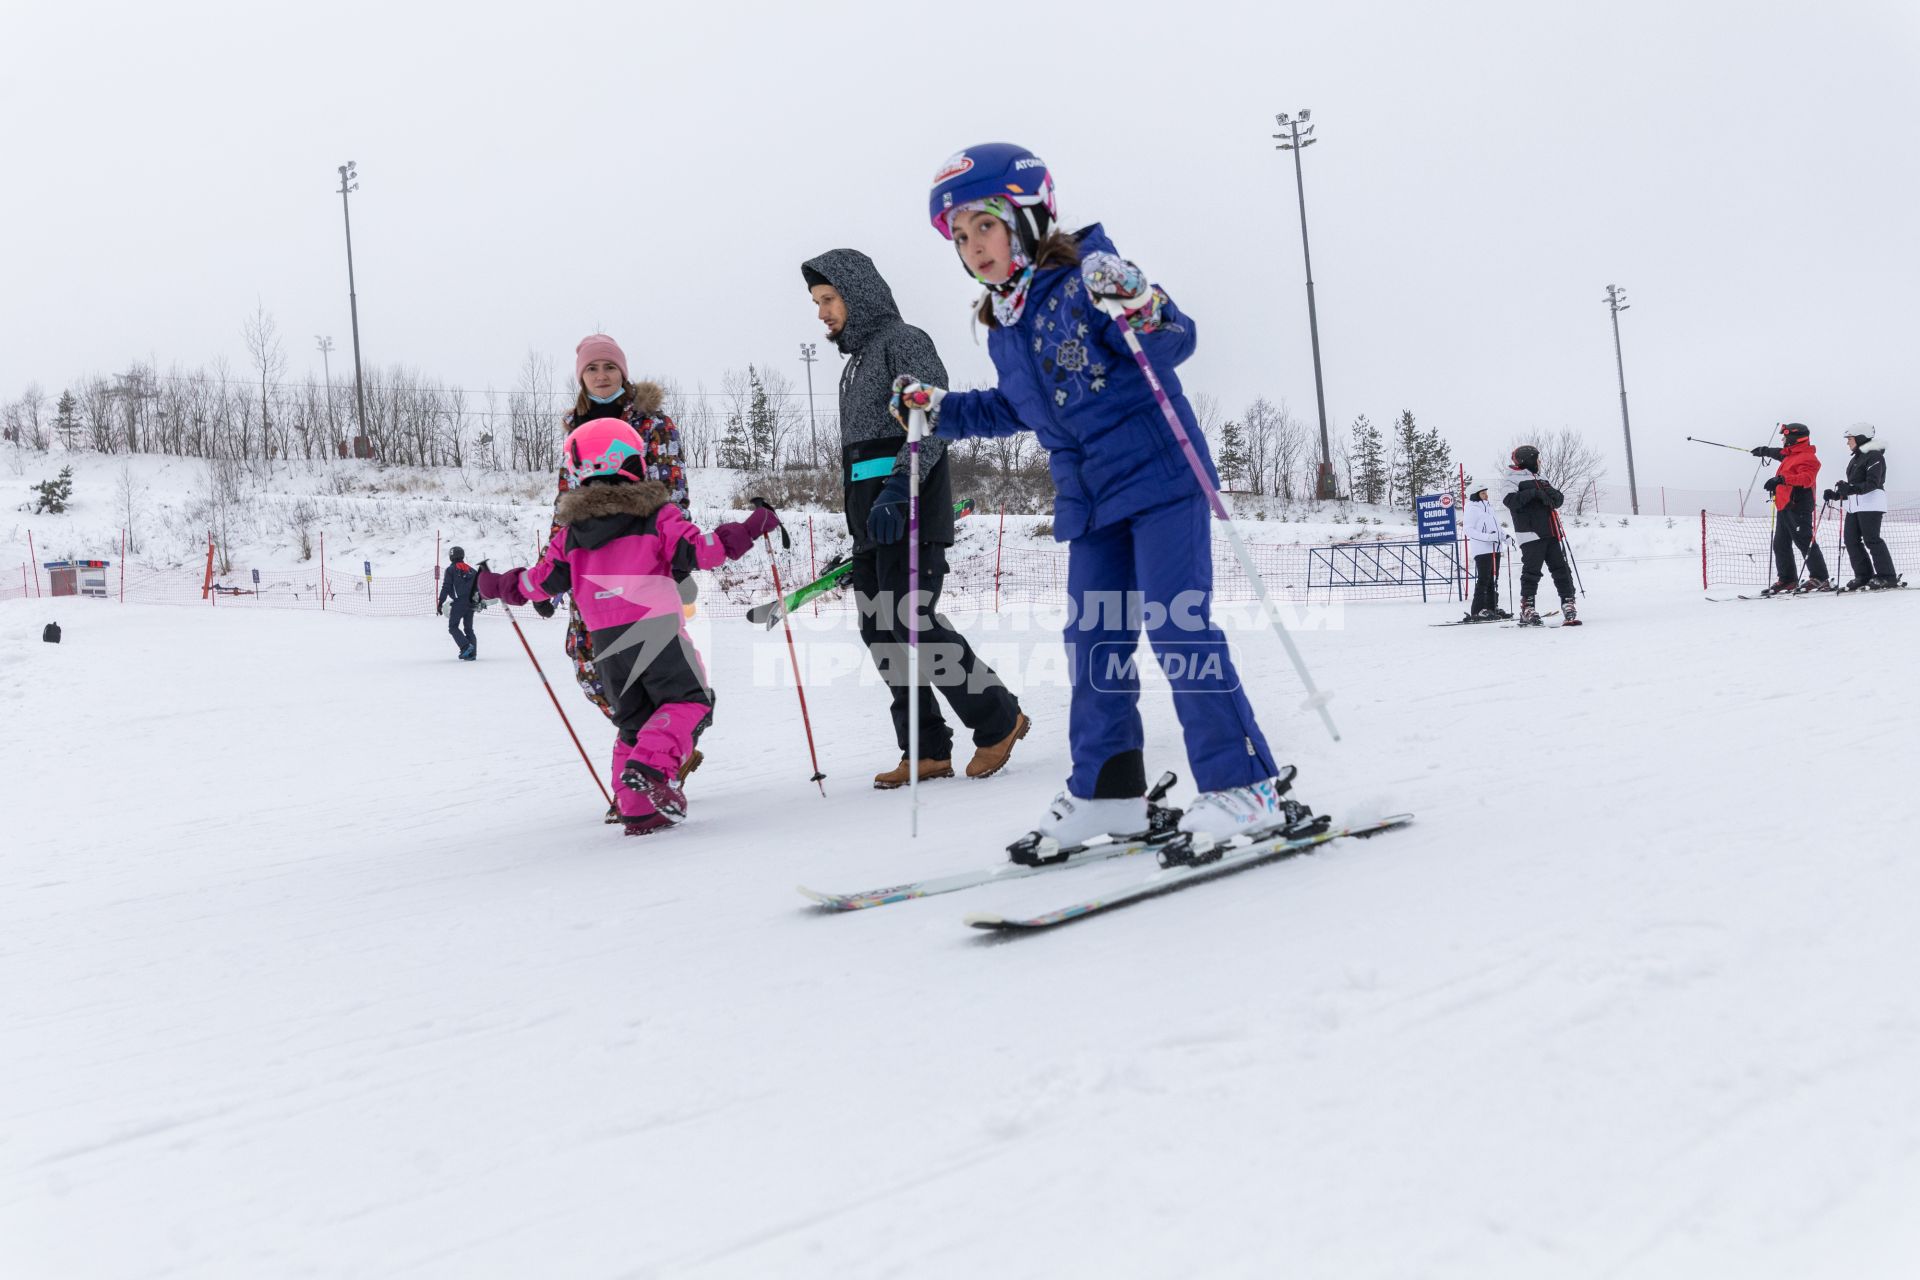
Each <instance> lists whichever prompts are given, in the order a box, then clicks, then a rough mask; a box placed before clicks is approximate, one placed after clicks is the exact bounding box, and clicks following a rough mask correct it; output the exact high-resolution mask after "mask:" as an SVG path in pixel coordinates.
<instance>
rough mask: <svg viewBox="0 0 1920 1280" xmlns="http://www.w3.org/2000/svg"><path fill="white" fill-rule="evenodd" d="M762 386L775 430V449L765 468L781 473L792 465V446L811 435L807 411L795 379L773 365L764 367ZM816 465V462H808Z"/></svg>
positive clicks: (771, 439)
mask: <svg viewBox="0 0 1920 1280" xmlns="http://www.w3.org/2000/svg"><path fill="white" fill-rule="evenodd" d="M760 385H761V387H762V388H763V389H764V391H765V392H766V397H767V399H766V403H767V408H768V411H769V421H770V423H771V430H770V431H769V432H768V436H769V440H768V443H769V444H770V446H771V448H770V450H769V451H768V454H767V457H766V458H765V459H763V460H762V461H763V465H765V466H767V467H769V468H770V469H772V470H775V471H778V470H779V469H780V466H781V463H782V462H787V463H791V462H792V461H794V459H793V457H792V452H793V451H792V449H791V445H792V442H793V441H794V440H795V439H798V438H801V437H804V436H805V435H806V433H807V409H806V405H804V404H803V403H801V401H800V397H799V396H797V395H795V394H794V390H793V379H791V378H789V377H788V376H787V375H786V374H784V373H782V372H781V371H780V370H779V369H776V368H774V367H773V366H772V365H764V364H763V365H761V366H760ZM807 463H808V465H812V459H811V458H809V459H807Z"/></svg>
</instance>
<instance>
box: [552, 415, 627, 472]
mask: <svg viewBox="0 0 1920 1280" xmlns="http://www.w3.org/2000/svg"><path fill="white" fill-rule="evenodd" d="M560 464H561V465H562V466H563V467H565V468H566V469H567V480H568V482H569V483H570V484H580V483H582V482H583V481H587V480H591V479H593V478H594V477H596V476H624V477H626V478H627V479H629V480H638V479H640V478H641V477H642V474H643V472H644V469H645V467H646V446H644V445H643V444H642V443H641V442H640V433H639V432H637V431H635V430H634V429H633V428H632V427H631V426H629V425H627V423H626V422H625V421H623V420H621V419H619V418H595V419H594V420H593V421H592V422H589V423H586V424H585V425H583V426H579V427H575V428H574V429H573V432H572V433H571V434H570V435H568V436H567V442H566V443H565V444H563V445H561V446H560Z"/></svg>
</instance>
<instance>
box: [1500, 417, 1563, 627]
mask: <svg viewBox="0 0 1920 1280" xmlns="http://www.w3.org/2000/svg"><path fill="white" fill-rule="evenodd" d="M1500 501H1501V503H1502V504H1503V505H1505V507H1506V508H1507V510H1508V511H1511V512H1512V513H1513V539H1514V541H1515V542H1518V543H1519V544H1520V617H1519V624H1520V625H1521V626H1523V627H1543V626H1545V625H1546V624H1545V623H1544V622H1542V621H1541V620H1540V614H1539V612H1538V611H1537V610H1535V609H1534V607H1533V597H1534V592H1535V591H1536V590H1538V588H1539V586H1540V571H1541V568H1542V566H1544V567H1545V568H1546V569H1547V571H1548V572H1550V573H1552V574H1553V585H1554V589H1555V590H1557V591H1558V592H1559V593H1560V621H1561V625H1562V626H1567V627H1577V626H1579V625H1580V617H1579V615H1578V614H1577V613H1576V612H1575V611H1574V607H1573V572H1572V571H1571V570H1570V569H1568V567H1567V553H1566V552H1565V551H1563V550H1562V549H1561V547H1560V517H1559V516H1558V515H1557V514H1556V512H1558V511H1559V509H1560V504H1561V502H1562V501H1564V499H1563V498H1562V497H1561V494H1560V491H1559V490H1558V489H1556V488H1554V487H1553V486H1552V485H1551V484H1548V483H1547V482H1546V481H1545V480H1543V479H1541V478H1540V450H1539V449H1537V448H1535V447H1534V446H1533V445H1530V444H1523V445H1521V446H1520V447H1519V448H1517V449H1515V450H1514V451H1513V465H1512V466H1511V467H1509V468H1508V470H1507V474H1506V476H1505V478H1504V479H1503V480H1502V482H1501V486H1500Z"/></svg>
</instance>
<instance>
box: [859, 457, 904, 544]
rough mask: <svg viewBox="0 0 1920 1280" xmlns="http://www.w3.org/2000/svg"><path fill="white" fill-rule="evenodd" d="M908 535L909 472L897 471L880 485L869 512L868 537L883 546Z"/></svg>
mask: <svg viewBox="0 0 1920 1280" xmlns="http://www.w3.org/2000/svg"><path fill="white" fill-rule="evenodd" d="M906 536H907V473H906V472H905V471H904V470H902V471H896V472H894V473H893V474H892V475H890V476H888V477H887V482H886V483H885V484H884V485H882V486H881V487H880V496H879V497H877V498H875V499H874V500H873V509H872V510H871V511H869V512H867V537H868V538H869V539H870V540H872V541H874V542H877V543H880V544H881V545H882V546H885V545H888V544H891V543H895V542H898V541H900V539H902V538H904V537H906Z"/></svg>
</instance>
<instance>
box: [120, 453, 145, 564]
mask: <svg viewBox="0 0 1920 1280" xmlns="http://www.w3.org/2000/svg"><path fill="white" fill-rule="evenodd" d="M140 494H141V488H140V481H139V480H138V479H136V478H135V476H134V474H133V464H132V463H129V462H123V463H121V464H120V474H119V475H118V477H116V479H115V480H114V485H113V496H114V508H115V511H116V513H117V514H118V515H119V517H120V527H121V528H122V529H125V530H126V531H127V552H128V554H132V553H133V552H134V551H137V550H139V547H140V534H139V523H140V515H141V512H142V511H143V510H144V504H143V503H142V502H141V501H140Z"/></svg>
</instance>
